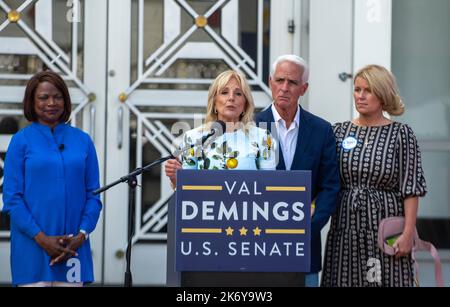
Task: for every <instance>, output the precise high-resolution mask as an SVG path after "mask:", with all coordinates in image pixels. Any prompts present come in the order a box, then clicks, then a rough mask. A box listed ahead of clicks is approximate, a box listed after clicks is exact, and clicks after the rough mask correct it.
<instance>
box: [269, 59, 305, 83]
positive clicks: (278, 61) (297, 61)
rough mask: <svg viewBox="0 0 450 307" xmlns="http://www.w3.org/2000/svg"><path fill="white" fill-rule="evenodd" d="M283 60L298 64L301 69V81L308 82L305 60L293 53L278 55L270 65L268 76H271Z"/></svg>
mask: <svg viewBox="0 0 450 307" xmlns="http://www.w3.org/2000/svg"><path fill="white" fill-rule="evenodd" d="M284 62H292V63H295V64H297V65H298V66H300V68H301V69H303V76H302V81H303V82H308V80H309V66H308V63H306V61H305V60H304V59H303V58H301V57H299V56H298V55H295V54H285V55H282V56H280V57H278V58H277V59H276V60H275V62H274V63H273V65H272V70H271V71H270V76H271V77H273V74H274V73H275V70H276V69H277V66H278V65H279V64H281V63H284Z"/></svg>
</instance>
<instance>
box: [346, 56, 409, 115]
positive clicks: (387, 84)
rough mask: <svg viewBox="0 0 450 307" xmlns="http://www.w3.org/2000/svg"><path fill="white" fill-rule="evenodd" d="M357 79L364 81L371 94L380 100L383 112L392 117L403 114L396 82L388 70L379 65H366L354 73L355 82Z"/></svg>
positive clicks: (402, 105)
mask: <svg viewBox="0 0 450 307" xmlns="http://www.w3.org/2000/svg"><path fill="white" fill-rule="evenodd" d="M357 78H362V79H364V80H366V82H367V83H368V84H369V88H370V90H371V91H372V93H374V94H375V96H377V98H378V99H380V101H381V105H382V108H383V111H386V112H387V113H389V115H392V116H400V115H402V114H403V113H404V112H405V105H404V104H403V101H402V98H401V97H400V92H399V89H398V86H397V82H396V81H395V77H394V75H393V74H392V73H391V72H390V71H389V70H387V69H386V68H384V67H383V66H379V65H368V66H366V67H364V68H362V69H361V70H359V71H358V72H357V73H356V75H355V81H356V79H357Z"/></svg>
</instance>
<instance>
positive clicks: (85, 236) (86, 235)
mask: <svg viewBox="0 0 450 307" xmlns="http://www.w3.org/2000/svg"><path fill="white" fill-rule="evenodd" d="M80 232H81V233H82V234H83V235H84V240H87V239H88V238H89V233H88V232H87V231H86V230H84V229H80Z"/></svg>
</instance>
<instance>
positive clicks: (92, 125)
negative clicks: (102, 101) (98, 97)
mask: <svg viewBox="0 0 450 307" xmlns="http://www.w3.org/2000/svg"><path fill="white" fill-rule="evenodd" d="M95 111H96V108H95V106H94V105H91V108H90V109H89V135H90V136H91V139H92V142H94V143H95Z"/></svg>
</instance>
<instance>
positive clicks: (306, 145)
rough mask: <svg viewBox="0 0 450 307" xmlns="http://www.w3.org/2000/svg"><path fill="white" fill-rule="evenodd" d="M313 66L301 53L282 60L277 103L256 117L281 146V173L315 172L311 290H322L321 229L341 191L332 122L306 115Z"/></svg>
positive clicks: (277, 67) (275, 77) (274, 81)
mask: <svg viewBox="0 0 450 307" xmlns="http://www.w3.org/2000/svg"><path fill="white" fill-rule="evenodd" d="M308 78H309V69H308V64H307V63H306V62H305V61H304V60H303V59H302V58H300V57H298V56H295V55H284V56H281V57H279V58H278V59H277V60H276V61H275V63H274V64H273V67H272V71H271V75H270V80H269V83H270V88H271V90H272V98H273V104H272V105H271V106H269V107H267V108H266V109H265V110H263V111H262V112H261V113H259V114H257V115H256V123H257V125H259V126H261V125H264V124H267V128H268V129H269V130H271V132H272V135H273V136H274V137H275V138H277V140H278V144H279V146H280V150H279V158H278V165H277V169H278V170H311V173H312V180H311V186H312V194H311V199H312V200H313V205H312V212H311V214H312V220H311V271H310V273H309V274H307V275H306V281H305V284H306V286H318V284H319V278H318V272H319V271H320V270H321V269H322V256H321V247H322V245H321V236H320V231H321V229H322V228H323V227H324V226H325V225H326V224H327V222H328V219H329V218H330V216H331V215H332V214H333V213H334V211H335V209H336V204H337V196H338V193H339V189H340V179H339V168H338V160H337V155H336V141H335V138H334V134H333V130H332V128H331V125H330V123H328V122H327V121H325V120H323V119H321V118H320V117H317V116H315V115H313V114H311V113H309V112H307V111H305V110H304V109H303V108H302V107H301V106H300V105H299V99H300V97H301V96H303V95H304V94H305V93H306V91H307V89H308Z"/></svg>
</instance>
